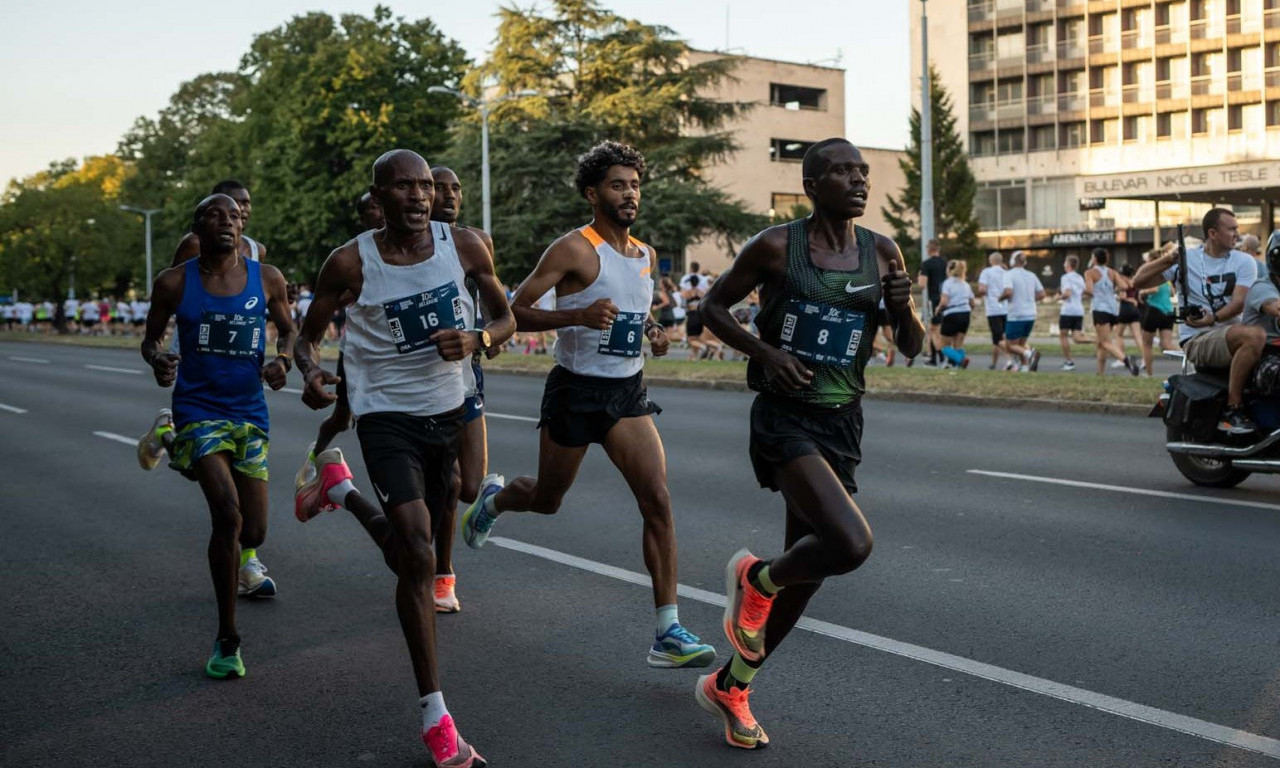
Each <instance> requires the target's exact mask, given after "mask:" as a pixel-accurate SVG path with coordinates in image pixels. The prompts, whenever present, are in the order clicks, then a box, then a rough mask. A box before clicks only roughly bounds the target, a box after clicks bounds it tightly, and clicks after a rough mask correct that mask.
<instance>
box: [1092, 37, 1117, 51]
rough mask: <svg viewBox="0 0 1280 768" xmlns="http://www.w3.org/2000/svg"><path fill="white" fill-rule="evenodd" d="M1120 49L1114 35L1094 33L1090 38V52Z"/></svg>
mask: <svg viewBox="0 0 1280 768" xmlns="http://www.w3.org/2000/svg"><path fill="white" fill-rule="evenodd" d="M1118 50H1120V46H1119V44H1118V43H1117V42H1116V39H1115V38H1114V37H1109V36H1107V35H1093V36H1092V37H1090V38H1089V53H1113V52H1115V51H1118Z"/></svg>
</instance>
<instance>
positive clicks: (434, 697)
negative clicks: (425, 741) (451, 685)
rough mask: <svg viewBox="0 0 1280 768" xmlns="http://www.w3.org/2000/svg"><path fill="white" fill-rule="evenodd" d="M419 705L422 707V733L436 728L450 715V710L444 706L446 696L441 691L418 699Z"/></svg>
mask: <svg viewBox="0 0 1280 768" xmlns="http://www.w3.org/2000/svg"><path fill="white" fill-rule="evenodd" d="M418 705H419V706H421V707H422V731H423V733H426V732H427V731H429V730H431V729H432V728H435V727H436V726H437V725H439V724H440V721H441V720H443V719H444V716H445V715H447V714H449V709H448V708H447V707H445V705H444V694H443V693H441V692H440V691H436V692H435V693H428V694H427V695H426V696H423V697H422V698H421V699H418Z"/></svg>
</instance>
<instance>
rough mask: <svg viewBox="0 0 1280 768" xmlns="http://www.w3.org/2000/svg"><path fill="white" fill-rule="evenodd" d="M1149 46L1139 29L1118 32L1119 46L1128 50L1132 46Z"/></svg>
mask: <svg viewBox="0 0 1280 768" xmlns="http://www.w3.org/2000/svg"><path fill="white" fill-rule="evenodd" d="M1148 46H1150V43H1149V42H1148V41H1147V40H1146V38H1145V36H1144V35H1143V34H1142V30H1140V29H1127V30H1125V31H1124V32H1121V33H1120V47H1121V48H1123V49H1124V50H1126V51H1128V50H1131V49H1133V48H1145V47H1148Z"/></svg>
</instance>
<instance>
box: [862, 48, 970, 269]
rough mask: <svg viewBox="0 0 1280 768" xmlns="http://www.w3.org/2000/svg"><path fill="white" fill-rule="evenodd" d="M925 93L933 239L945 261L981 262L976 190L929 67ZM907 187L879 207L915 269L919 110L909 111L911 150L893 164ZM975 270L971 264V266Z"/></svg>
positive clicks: (946, 99) (950, 109)
mask: <svg viewBox="0 0 1280 768" xmlns="http://www.w3.org/2000/svg"><path fill="white" fill-rule="evenodd" d="M929 83H930V88H929V91H930V93H931V94H932V99H933V203H934V229H935V236H936V237H937V238H938V240H940V241H941V243H942V253H943V255H945V256H947V257H949V258H961V259H968V260H970V261H971V262H972V261H974V260H978V259H980V257H981V255H982V248H981V246H980V245H979V244H978V219H977V216H975V215H974V211H973V200H974V196H975V195H976V194H977V191H978V184H977V181H976V180H975V179H974V177H973V171H971V170H970V169H969V160H968V157H967V155H966V153H965V146H964V139H963V138H962V137H961V136H960V133H959V131H957V130H956V116H955V111H954V105H953V104H952V101H951V94H949V93H948V92H947V89H946V88H944V87H943V86H942V82H941V78H939V77H938V72H937V70H936V69H934V67H933V65H930V66H929ZM898 165H899V166H900V167H901V168H902V172H903V174H904V175H905V176H906V185H905V186H904V187H903V188H902V191H901V193H899V195H898V196H897V197H890V198H889V204H888V205H887V206H886V207H885V208H883V209H881V210H882V212H883V213H884V217H885V220H886V221H888V222H889V225H890V226H892V227H893V239H894V240H896V241H897V243H898V247H899V248H901V249H902V254H903V256H904V257H905V258H906V260H907V265H908V268H909V269H911V270H912V271H914V270H915V269H917V268H918V267H919V265H920V110H918V109H912V110H911V146H910V147H908V148H907V157H906V158H905V159H903V160H899V161H898ZM973 266H975V265H974V264H972V263H971V264H970V267H973Z"/></svg>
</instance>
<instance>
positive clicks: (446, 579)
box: [432, 573, 462, 613]
mask: <svg viewBox="0 0 1280 768" xmlns="http://www.w3.org/2000/svg"><path fill="white" fill-rule="evenodd" d="M457 585H458V577H457V576H454V575H453V574H452V573H442V574H439V575H437V576H436V579H435V583H434V584H433V585H432V591H433V592H434V595H433V597H434V598H435V603H436V613H457V612H458V611H461V610H462V603H459V602H458V593H457V592H456V588H457Z"/></svg>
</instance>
